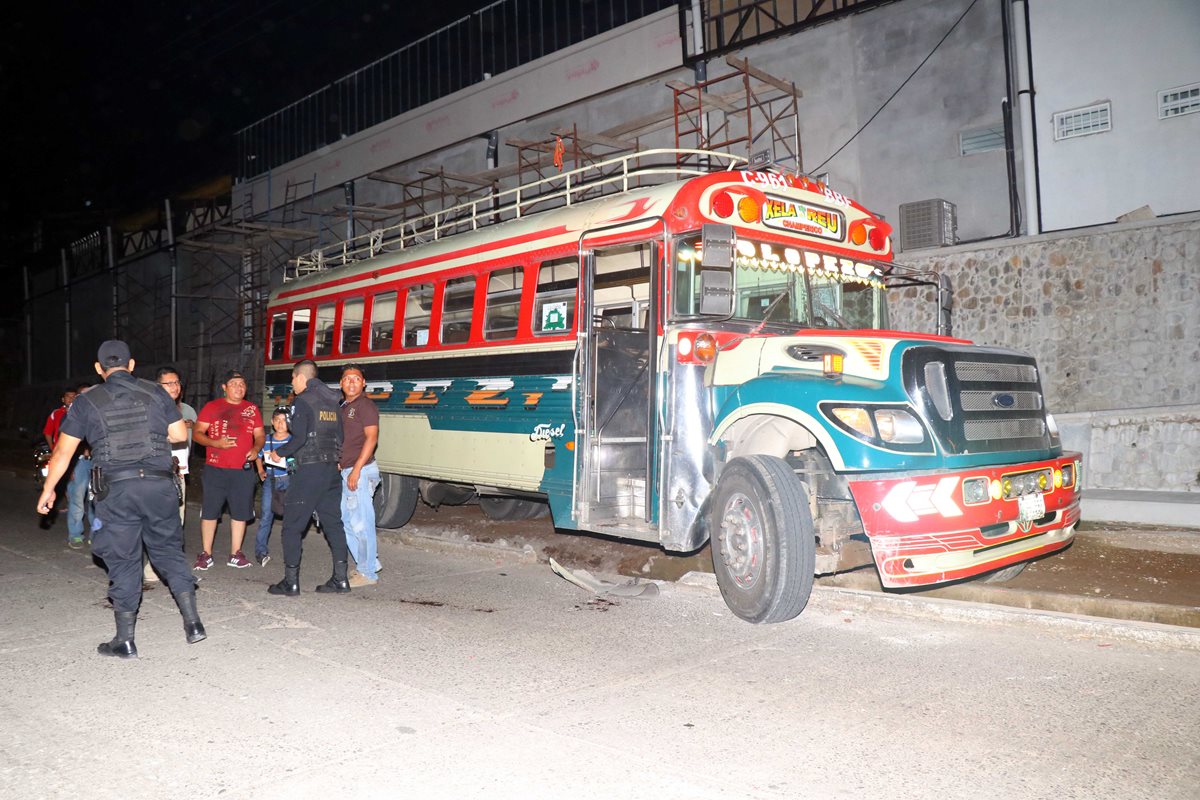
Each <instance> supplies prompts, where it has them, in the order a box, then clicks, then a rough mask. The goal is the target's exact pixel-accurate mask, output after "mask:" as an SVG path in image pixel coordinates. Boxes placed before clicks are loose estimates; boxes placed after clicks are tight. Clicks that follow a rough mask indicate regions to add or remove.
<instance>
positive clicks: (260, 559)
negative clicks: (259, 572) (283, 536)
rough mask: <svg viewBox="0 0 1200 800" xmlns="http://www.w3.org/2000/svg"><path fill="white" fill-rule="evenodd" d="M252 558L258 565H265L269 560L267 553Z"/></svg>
mask: <svg viewBox="0 0 1200 800" xmlns="http://www.w3.org/2000/svg"><path fill="white" fill-rule="evenodd" d="M254 560H255V561H257V562H258V565H259V566H260V567H265V566H266V565H267V562H269V561H270V560H271V557H270V556H269V555H267V554H266V553H263V554H262V555H261V556H255V557H254Z"/></svg>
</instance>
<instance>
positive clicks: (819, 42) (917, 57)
mask: <svg viewBox="0 0 1200 800" xmlns="http://www.w3.org/2000/svg"><path fill="white" fill-rule="evenodd" d="M968 5H969V0H965V1H964V0H952V1H950V2H947V0H906V2H902V3H893V4H890V5H886V6H883V7H881V8H878V9H875V10H873V11H870V12H867V13H863V14H857V15H853V16H850V17H847V18H845V19H843V20H842V21H839V22H835V23H830V24H827V25H821V26H819V27H816V28H812V29H810V30H806V31H802V32H800V33H798V34H796V35H793V36H789V37H785V38H782V39H778V40H775V41H771V42H766V43H764V44H762V45H758V46H756V47H754V48H751V49H749V50H748V51H747V52H746V53H745V55H746V56H748V57H749V58H750V59H751V60H752V61H753V63H754V64H756V65H759V66H762V67H763V68H764V69H766V70H768V71H770V72H772V73H774V74H777V75H780V76H781V77H785V78H787V79H789V80H794V81H795V82H796V84H797V85H798V86H799V87H800V89H801V90H802V91H803V92H804V99H803V100H802V101H801V134H802V141H803V146H804V153H805V156H804V169H805V171H807V172H810V173H818V172H828V173H829V181H830V183H831V185H833V186H834V187H835V188H836V189H837V190H838V191H841V192H843V193H845V194H847V195H849V196H850V197H854V198H855V199H856V200H858V201H859V202H860V203H862V204H863V205H865V206H867V207H868V208H870V209H872V210H873V211H875V212H877V213H880V214H882V215H883V216H884V217H886V218H887V219H889V220H891V221H892V223H893V224H898V221H899V206H900V205H901V204H902V203H908V202H912V201H917V200H925V199H929V198H935V197H940V198H943V199H945V200H949V201H950V202H952V203H954V204H955V205H956V206H957V207H958V229H959V237H960V238H961V239H975V238H979V237H983V236H991V235H995V234H999V233H1003V232H1005V231H1006V230H1008V226H1009V222H1008V216H1009V210H1008V199H1007V197H1008V194H1007V192H1008V179H1007V171H1006V169H1005V164H1004V152H1003V151H1002V150H997V151H991V152H987V153H982V154H979V155H971V156H962V155H960V154H959V141H958V135H959V133H960V132H961V131H963V130H967V129H972V128H977V127H981V126H985V125H1000V124H1001V120H1002V116H1001V105H1000V104H1001V100H1002V99H1003V98H1004V97H1005V95H1006V94H1007V90H1006V88H1005V75H1004V49H1003V37H1002V24H1001V19H1000V7H999V4H998V3H995V2H989V3H978V4H977V5H976V6H975V7H974V8H973V9H971V11H970V13H968V14H967V15H966V17H965V18H964V19H963V21H962V23H961V24H960V25H959V26H958V28H957V29H955V31H954V32H953V33H952V34H951V35H950V37H949V38H947V40H946V42H945V43H944V44H943V45H942V46H941V47H940V48H938V50H937V52H936V53H935V54H934V55H933V56H932V57H931V58H930V59H929V61H928V62H927V63H926V64H925V65H924V66H923V67H922V68H921V70H920V71H919V72H918V73H917V74H916V75H915V76H914V77H913V79H912V80H911V81H910V82H909V83H908V84H907V85H906V86H905V87H904V89H903V90H901V91H900V93H899V94H897V95H896V97H895V99H893V100H892V101H891V102H890V103H888V104H887V106H886V108H884V109H883V111H882V112H881V113H880V114H879V115H878V116H877V117H876V118H875V120H874V121H873V122H871V123H870V125H868V126H867V127H866V129H865V130H864V131H863V132H862V134H860V135H859V136H858V138H857V139H855V140H854V142H853V143H852V144H850V145H849V146H848V147H846V148H845V149H844V150H842V152H841V154H840V155H837V156H835V157H833V158H832V160H828V159H830V157H831V156H833V154H834V152H835V151H836V150H837V149H838V148H839V147H841V146H842V145H843V144H845V143H846V142H847V141H848V140H850V138H851V137H852V136H853V135H854V133H855V132H856V131H857V130H858V129H859V128H860V127H861V126H862V125H863V124H864V123H866V122H867V120H868V119H870V117H871V115H872V114H875V112H876V111H877V110H878V109H879V108H880V107H881V106H883V105H884V103H885V102H886V101H887V100H888V97H889V96H890V95H891V94H892V93H893V92H895V91H896V89H897V88H898V87H899V86H900V84H901V83H902V82H903V81H904V79H905V78H907V77H908V75H909V73H911V72H912V71H913V70H914V69H916V68H917V65H918V64H920V63H921V60H922V59H924V58H925V57H926V56H927V55H929V53H930V51H932V50H933V49H934V47H935V46H936V45H937V43H938V40H939V39H941V38H942V36H944V35H945V34H946V32H947V31H948V30H950V28H951V26H952V25H953V24H954V21H955V20H956V19H957V18H958V17H959V15H961V14H962V13H963V11H964V10H965V9H966V8H967V6H968ZM827 160H828V163H826V161H827ZM823 164H824V166H822V165H823Z"/></svg>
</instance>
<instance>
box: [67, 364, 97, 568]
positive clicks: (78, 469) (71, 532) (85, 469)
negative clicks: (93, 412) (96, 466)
mask: <svg viewBox="0 0 1200 800" xmlns="http://www.w3.org/2000/svg"><path fill="white" fill-rule="evenodd" d="M91 388H92V385H91V384H90V383H81V384H79V386H77V387H76V389H75V396H76V397H78V396H79V395H82V394H83V393H84V392H86V391H87V390H88V389H91ZM91 480H92V448H91V447H90V446H89V445H88V443H87V442H83V443H82V444H81V445H80V446H79V454H78V456H77V457H76V459H75V467H74V468H73V470H72V472H71V480H70V481H69V482H68V483H67V544H68V545H70V546H71V547H72V548H73V549H77V548H80V547H83V541H84V539H83V537H84V535H85V533H86V532H87V513H86V512H87V492H88V484H90V483H91Z"/></svg>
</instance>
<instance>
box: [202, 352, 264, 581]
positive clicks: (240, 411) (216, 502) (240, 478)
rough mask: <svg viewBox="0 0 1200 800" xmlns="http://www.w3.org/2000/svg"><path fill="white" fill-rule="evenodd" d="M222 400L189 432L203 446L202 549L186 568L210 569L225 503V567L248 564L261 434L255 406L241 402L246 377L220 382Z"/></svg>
mask: <svg viewBox="0 0 1200 800" xmlns="http://www.w3.org/2000/svg"><path fill="white" fill-rule="evenodd" d="M221 391H223V392H224V393H225V396H224V397H222V398H219V399H217V400H213V401H211V402H209V403H207V404H206V405H205V406H204V408H202V409H201V410H200V414H199V416H198V417H197V418H196V424H195V426H194V427H193V428H192V438H193V440H194V441H195V442H196V444H199V445H204V447H205V448H206V449H207V454H206V456H205V460H204V504H203V506H202V507H201V511H200V537H201V540H202V543H203V547H204V549H203V550H201V551H200V554H199V555H197V556H196V563H195V564H193V565H192V569H199V570H205V569H208V568H209V567H211V566H212V563H213V559H212V549H213V540H214V539H215V538H216V536H217V520H218V519H219V518H220V516H221V509H222V508H223V507H224V506H225V505H226V504H227V503H228V505H229V535H230V545H229V561H228V562H227V563H228V564H229V566H231V567H237V568H238V569H241V568H242V567H248V566H250V560H249V559H248V558H246V556H245V555H243V553H242V539H243V538H245V536H246V523H247V522H248V521H249V520H250V519H251V518H253V516H254V488H255V486H257V485H258V475H257V473H256V472H255V470H254V460H255V459H256V458H257V457H258V451H259V450H261V449H262V446H263V442H264V441H265V440H266V435H265V434H264V432H263V421H262V414H261V413H259V410H258V406H256V405H254V404H253V403H251V402H248V401H247V400H246V378H245V376H244V375H242V373H240V372H237V371H236V370H235V371H231V372H229V373H228V374H226V376H225V382H224V383H222V384H221Z"/></svg>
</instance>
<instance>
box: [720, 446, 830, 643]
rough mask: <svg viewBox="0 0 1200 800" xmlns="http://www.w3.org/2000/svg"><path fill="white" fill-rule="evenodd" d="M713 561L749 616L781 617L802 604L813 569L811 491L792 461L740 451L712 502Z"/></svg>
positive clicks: (725, 590)
mask: <svg viewBox="0 0 1200 800" xmlns="http://www.w3.org/2000/svg"><path fill="white" fill-rule="evenodd" d="M711 508H712V510H711V512H710V513H711V515H712V518H711V525H710V528H709V530H711V531H712V560H713V570H714V571H715V572H716V575H717V584H718V585H719V586H720V587H721V596H722V597H724V598H725V604H726V605H728V606H729V608H730V610H731V611H733V613H734V614H736V615H737V616H739V617H741V618H742V619H744V620H747V621H748V622H756V623H758V622H783V621H785V620H789V619H792V618H793V617H795V616H797V615H798V614H799V613H800V612H801V611H803V610H804V606H805V604H807V603H808V596H809V594H810V593H811V592H812V584H813V574H814V572H815V571H816V538H815V530H814V527H813V521H812V515H811V514H810V513H809V510H808V496H807V493H806V492H805V489H804V486H803V484H801V483H800V481H799V480H798V479H797V478H796V475H795V473H794V472H792V470H791V468H790V467H789V466H788V464H787V462H786V461H784V460H783V459H781V458H775V457H773V456H746V457H742V458H735V459H733V460H732V461H730V462H729V464H728V465H727V466H726V467H725V470H724V472H722V473H721V478H720V480H719V481H718V482H717V488H716V493H715V495H714V497H713V503H712V506H711Z"/></svg>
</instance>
